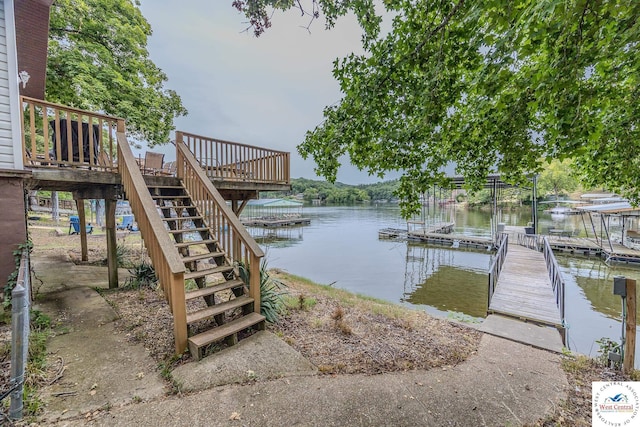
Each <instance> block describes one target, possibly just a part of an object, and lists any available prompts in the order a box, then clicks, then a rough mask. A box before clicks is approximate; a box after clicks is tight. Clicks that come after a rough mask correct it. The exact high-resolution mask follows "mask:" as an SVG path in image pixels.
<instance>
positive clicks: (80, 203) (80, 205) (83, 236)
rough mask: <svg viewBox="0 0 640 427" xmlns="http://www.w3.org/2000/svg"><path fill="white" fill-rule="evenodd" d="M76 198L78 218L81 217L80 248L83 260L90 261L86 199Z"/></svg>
mask: <svg viewBox="0 0 640 427" xmlns="http://www.w3.org/2000/svg"><path fill="white" fill-rule="evenodd" d="M75 199H76V208H77V210H78V218H79V219H80V248H81V252H82V258H81V259H82V261H89V251H88V249H87V219H86V216H85V212H84V199H81V198H79V197H77V198H75Z"/></svg>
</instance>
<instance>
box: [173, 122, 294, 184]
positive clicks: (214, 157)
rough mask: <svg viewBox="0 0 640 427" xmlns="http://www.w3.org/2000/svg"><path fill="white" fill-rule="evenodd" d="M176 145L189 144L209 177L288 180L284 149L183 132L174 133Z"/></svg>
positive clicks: (286, 155)
mask: <svg viewBox="0 0 640 427" xmlns="http://www.w3.org/2000/svg"><path fill="white" fill-rule="evenodd" d="M178 134H179V135H180V138H178V136H177V135H178ZM178 139H179V141H178ZM179 144H183V145H185V146H186V147H188V149H189V151H190V152H191V153H192V154H193V156H194V157H195V158H196V159H197V162H198V164H199V167H200V168H202V169H203V170H204V171H205V174H206V176H207V177H208V178H210V179H223V180H225V181H245V182H265V183H277V184H287V185H288V184H290V182H291V177H290V153H288V152H286V151H278V150H272V149H268V148H263V147H257V146H255V145H247V144H240V143H237V142H231V141H225V140H222V139H215V138H208V137H204V136H200V135H195V134H191V133H186V132H176V145H179Z"/></svg>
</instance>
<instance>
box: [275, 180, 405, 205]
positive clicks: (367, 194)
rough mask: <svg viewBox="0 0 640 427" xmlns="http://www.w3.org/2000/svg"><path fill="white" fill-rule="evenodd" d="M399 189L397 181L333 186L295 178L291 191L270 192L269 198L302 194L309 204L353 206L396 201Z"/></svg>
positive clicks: (324, 182) (337, 183)
mask: <svg viewBox="0 0 640 427" xmlns="http://www.w3.org/2000/svg"><path fill="white" fill-rule="evenodd" d="M397 189H398V181H397V180H393V181H385V182H379V183H375V184H363V185H348V184H343V183H341V182H336V183H333V184H332V183H330V182H327V181H317V180H311V179H306V178H294V179H292V180H291V191H289V192H269V193H267V197H286V196H288V195H291V194H294V195H295V194H302V195H303V198H304V200H305V201H307V202H310V201H311V200H314V199H321V200H324V201H326V202H328V203H336V204H343V203H344V204H353V203H362V202H368V201H370V200H384V201H390V200H394V199H395V198H396V196H395V192H396V190H397Z"/></svg>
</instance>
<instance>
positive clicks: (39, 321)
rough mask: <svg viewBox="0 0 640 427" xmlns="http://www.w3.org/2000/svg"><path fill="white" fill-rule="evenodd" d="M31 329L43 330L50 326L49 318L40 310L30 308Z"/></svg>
mask: <svg viewBox="0 0 640 427" xmlns="http://www.w3.org/2000/svg"><path fill="white" fill-rule="evenodd" d="M30 318H31V329H33V330H34V331H38V332H44V331H46V330H48V329H50V328H51V318H50V317H49V316H47V315H46V314H44V313H43V312H41V311H40V310H31V313H30Z"/></svg>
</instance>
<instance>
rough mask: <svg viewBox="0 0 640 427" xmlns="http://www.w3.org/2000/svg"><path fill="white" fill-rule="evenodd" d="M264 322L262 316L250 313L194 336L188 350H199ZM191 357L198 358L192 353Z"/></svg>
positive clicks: (190, 340)
mask: <svg viewBox="0 0 640 427" xmlns="http://www.w3.org/2000/svg"><path fill="white" fill-rule="evenodd" d="M264 320H265V319H264V316H263V315H261V314H258V313H250V314H247V315H246V316H242V317H240V318H239V319H236V320H234V321H232V322H229V323H225V324H224V325H222V326H218V327H217V328H213V329H210V330H208V331H205V332H202V333H200V334H198V335H194V336H192V337H190V338H189V350H192V349H194V350H195V349H200V348H201V347H204V346H205V345H208V344H211V343H213V342H216V341H219V340H221V339H223V338H226V337H228V336H229V335H233V334H235V333H238V332H240V331H242V330H243V329H247V328H250V327H252V326H255V325H257V324H259V323H262V322H264ZM192 355H193V356H194V357H196V358H199V355H194V354H193V352H192Z"/></svg>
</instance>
